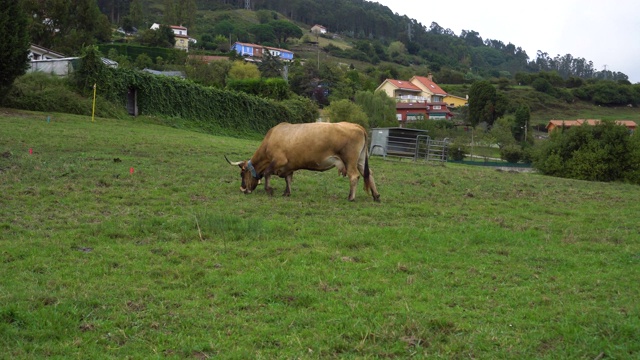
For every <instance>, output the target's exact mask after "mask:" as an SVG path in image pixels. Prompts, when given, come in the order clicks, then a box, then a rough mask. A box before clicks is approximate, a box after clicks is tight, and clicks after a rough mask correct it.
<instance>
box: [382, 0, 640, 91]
mask: <svg viewBox="0 0 640 360" xmlns="http://www.w3.org/2000/svg"><path fill="white" fill-rule="evenodd" d="M373 2H378V3H380V4H382V5H385V6H387V7H388V8H389V9H391V11H393V12H394V13H398V14H399V15H407V16H408V17H409V18H411V19H415V20H417V21H418V22H420V23H421V24H422V25H424V26H426V27H427V28H429V26H430V25H431V23H432V22H434V21H435V22H437V23H438V25H440V26H441V27H442V28H444V29H447V28H448V29H451V30H452V31H453V32H454V33H455V34H456V35H458V36H459V35H460V33H461V32H462V30H473V31H476V32H478V33H479V34H480V37H482V39H483V40H486V39H494V40H500V41H502V42H503V43H505V44H508V43H512V44H514V45H515V46H516V47H521V48H522V49H523V50H524V51H526V52H527V55H529V60H530V61H531V60H535V58H536V54H537V52H538V50H541V51H543V52H546V53H548V54H549V56H550V57H551V58H554V57H556V55H561V56H564V55H566V54H571V55H572V56H573V57H574V58H584V59H585V60H587V61H592V62H593V66H594V69H595V70H603V69H605V67H606V69H607V70H610V71H618V72H622V73H624V74H626V75H627V76H629V81H631V83H633V84H635V83H640V1H638V0H611V1H594V0H580V1H578V0H537V1H523V2H520V1H504V0H484V1H477V0H458V1H453V2H442V3H440V4H438V3H437V2H433V1H425V0H373Z"/></svg>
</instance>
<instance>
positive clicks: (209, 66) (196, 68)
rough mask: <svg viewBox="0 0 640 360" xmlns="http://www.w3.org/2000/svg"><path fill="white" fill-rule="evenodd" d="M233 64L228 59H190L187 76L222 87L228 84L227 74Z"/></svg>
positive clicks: (208, 84) (197, 81)
mask: <svg viewBox="0 0 640 360" xmlns="http://www.w3.org/2000/svg"><path fill="white" fill-rule="evenodd" d="M231 64H232V63H231V62H230V61H228V60H216V61H212V62H210V63H205V62H202V61H200V60H198V59H194V60H190V61H189V62H188V63H187V66H186V73H187V78H189V79H191V80H193V81H194V82H196V83H198V84H201V85H205V86H213V87H217V88H219V89H222V88H224V87H225V86H226V85H227V74H228V73H229V70H230V69H231Z"/></svg>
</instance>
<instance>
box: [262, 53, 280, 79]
mask: <svg viewBox="0 0 640 360" xmlns="http://www.w3.org/2000/svg"><path fill="white" fill-rule="evenodd" d="M283 67H284V64H283V62H282V60H280V57H279V56H277V55H274V54H272V53H271V51H268V50H267V49H264V51H263V52H262V61H261V62H260V63H259V64H258V70H260V75H261V76H262V77H263V78H277V77H282V70H283Z"/></svg>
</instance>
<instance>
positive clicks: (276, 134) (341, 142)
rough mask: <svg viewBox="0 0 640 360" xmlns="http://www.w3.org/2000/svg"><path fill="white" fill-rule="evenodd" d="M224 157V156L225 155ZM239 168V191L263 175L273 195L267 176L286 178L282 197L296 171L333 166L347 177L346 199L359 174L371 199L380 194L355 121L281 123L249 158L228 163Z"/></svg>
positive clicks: (246, 189) (248, 189)
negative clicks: (348, 183)
mask: <svg viewBox="0 0 640 360" xmlns="http://www.w3.org/2000/svg"><path fill="white" fill-rule="evenodd" d="M225 159H227V157H226V156H225ZM227 162H229V164H231V165H237V166H239V167H240V169H241V170H242V171H241V172H240V177H241V178H242V184H241V187H240V190H242V192H244V193H245V194H250V193H251V192H252V191H253V190H255V188H256V187H257V186H258V183H259V181H260V179H262V178H263V177H264V189H265V190H266V191H267V193H268V194H269V195H273V188H271V185H270V177H271V175H277V176H280V177H281V178H284V179H285V180H286V183H287V185H286V188H285V190H284V194H283V195H284V196H289V195H290V194H291V180H292V179H293V173H294V172H295V171H296V170H301V169H304V170H313V171H326V170H329V169H331V168H333V167H336V168H338V173H339V174H341V175H343V176H349V181H350V190H349V201H353V200H354V199H355V197H356V185H357V184H358V179H359V178H360V175H362V177H363V178H364V189H365V191H366V192H369V191H370V192H371V195H372V196H373V200H374V201H380V194H379V193H378V190H377V189H376V184H375V182H374V181H373V174H372V171H371V170H370V169H369V153H368V150H367V132H366V131H365V129H364V128H363V127H362V126H360V125H356V124H352V123H347V122H341V123H335V124H331V123H308V124H288V123H281V124H278V125H276V126H275V127H273V128H272V129H271V130H269V132H267V135H266V136H265V138H264V140H263V141H262V144H260V147H258V150H256V152H255V153H254V154H253V156H252V157H251V160H248V161H238V162H231V161H229V159H227Z"/></svg>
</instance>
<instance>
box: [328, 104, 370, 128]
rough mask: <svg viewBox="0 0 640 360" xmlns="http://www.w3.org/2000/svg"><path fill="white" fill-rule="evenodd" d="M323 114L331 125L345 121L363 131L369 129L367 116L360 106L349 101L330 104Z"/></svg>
mask: <svg viewBox="0 0 640 360" xmlns="http://www.w3.org/2000/svg"><path fill="white" fill-rule="evenodd" d="M325 113H326V114H327V115H328V116H329V119H331V122H333V123H337V122H341V121H346V122H350V123H354V124H358V125H361V126H363V127H364V128H365V129H368V128H369V120H368V119H367V114H366V113H365V112H364V111H363V110H362V108H361V107H360V106H358V105H357V104H354V103H353V102H352V101H350V100H347V99H343V100H338V101H334V102H332V103H331V105H329V106H327V107H326V108H325Z"/></svg>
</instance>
